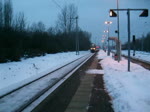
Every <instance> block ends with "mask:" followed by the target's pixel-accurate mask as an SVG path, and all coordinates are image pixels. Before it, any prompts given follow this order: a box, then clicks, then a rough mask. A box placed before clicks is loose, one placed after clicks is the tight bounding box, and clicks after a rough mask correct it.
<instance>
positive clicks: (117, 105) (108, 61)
mask: <svg viewBox="0 0 150 112" xmlns="http://www.w3.org/2000/svg"><path fill="white" fill-rule="evenodd" d="M80 53H81V55H79V56H77V55H75V52H68V53H57V54H47V55H46V56H41V57H35V58H29V59H26V60H22V61H21V62H10V63H3V64H0V92H1V91H3V89H4V88H9V87H10V86H13V85H14V84H16V83H17V84H20V82H24V81H25V80H26V79H27V80H28V79H30V80H31V79H33V78H36V77H39V76H41V75H43V74H45V73H48V72H50V71H52V70H54V69H56V68H58V67H60V66H62V65H64V64H66V63H68V62H70V61H72V60H75V59H77V58H79V57H80V56H83V55H86V54H88V53H89V51H85V52H80ZM97 57H98V59H102V61H101V62H100V63H101V65H102V67H103V70H89V71H88V73H96V74H97V73H99V74H102V73H104V82H105V86H106V89H107V91H108V92H109V94H110V96H111V97H112V103H113V108H114V110H115V112H150V94H149V93H150V71H149V70H146V69H144V68H143V67H141V66H140V65H137V64H133V63H131V72H128V71H127V60H125V59H124V58H122V60H121V61H120V62H119V63H118V62H117V61H115V60H114V59H112V56H107V53H106V52H103V51H102V50H101V51H100V52H98V55H97ZM139 57H142V59H146V60H147V59H148V60H150V55H147V56H146V57H144V56H143V54H142V53H141V54H140V56H139Z"/></svg>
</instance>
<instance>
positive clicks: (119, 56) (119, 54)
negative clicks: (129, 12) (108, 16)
mask: <svg viewBox="0 0 150 112" xmlns="http://www.w3.org/2000/svg"><path fill="white" fill-rule="evenodd" d="M118 9H119V0H117V29H118V31H117V34H118V42H119V39H120V31H119V10H118ZM118 44H119V43H118ZM117 54H118V62H119V61H120V60H121V46H120V51H119V52H118V53H117Z"/></svg>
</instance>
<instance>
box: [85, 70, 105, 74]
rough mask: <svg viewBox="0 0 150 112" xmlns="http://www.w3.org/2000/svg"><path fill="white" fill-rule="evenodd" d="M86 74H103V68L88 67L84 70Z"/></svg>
mask: <svg viewBox="0 0 150 112" xmlns="http://www.w3.org/2000/svg"><path fill="white" fill-rule="evenodd" d="M86 73H87V74H104V70H99V69H89V70H87V71H86Z"/></svg>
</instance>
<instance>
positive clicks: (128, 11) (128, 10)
mask: <svg viewBox="0 0 150 112" xmlns="http://www.w3.org/2000/svg"><path fill="white" fill-rule="evenodd" d="M127 15H128V72H130V9H127Z"/></svg>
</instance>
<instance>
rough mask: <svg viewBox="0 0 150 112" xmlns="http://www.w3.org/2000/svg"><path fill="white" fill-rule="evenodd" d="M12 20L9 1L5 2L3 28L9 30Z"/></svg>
mask: <svg viewBox="0 0 150 112" xmlns="http://www.w3.org/2000/svg"><path fill="white" fill-rule="evenodd" d="M12 18H13V9H12V2H11V0H5V2H4V26H5V28H10V27H11V24H12Z"/></svg>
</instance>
